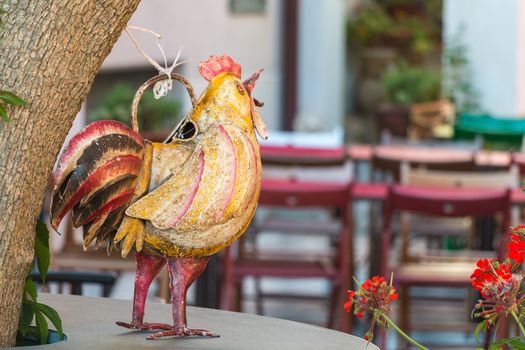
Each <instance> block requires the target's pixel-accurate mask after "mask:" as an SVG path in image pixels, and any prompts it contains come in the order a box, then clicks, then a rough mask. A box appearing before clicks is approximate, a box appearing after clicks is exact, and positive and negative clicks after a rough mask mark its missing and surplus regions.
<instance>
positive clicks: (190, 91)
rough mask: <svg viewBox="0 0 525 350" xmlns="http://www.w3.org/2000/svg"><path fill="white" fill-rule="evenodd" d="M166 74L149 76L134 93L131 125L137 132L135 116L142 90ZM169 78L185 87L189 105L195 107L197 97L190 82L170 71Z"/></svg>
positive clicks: (142, 93) (163, 77) (163, 78)
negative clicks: (189, 100) (188, 96)
mask: <svg viewBox="0 0 525 350" xmlns="http://www.w3.org/2000/svg"><path fill="white" fill-rule="evenodd" d="M165 79H167V78H166V75H165V74H161V75H157V76H155V77H153V78H150V79H149V80H148V81H146V82H145V83H144V84H142V85H141V86H140V87H139V88H138V90H137V92H136V93H135V97H133V102H132V104H131V125H132V127H133V130H134V131H136V132H138V131H139V122H138V117H137V112H138V108H139V102H140V99H141V98H142V95H144V92H145V91H146V90H147V89H148V88H149V87H150V86H152V85H153V84H155V83H156V82H159V81H162V80H165ZM171 79H173V80H177V81H179V82H180V83H181V84H182V85H184V87H185V88H186V91H188V94H189V95H190V99H191V105H192V107H193V108H195V105H196V104H197V98H196V97H195V92H194V90H193V86H192V85H191V84H190V82H189V81H188V80H187V79H186V78H184V77H183V76H182V75H179V74H175V73H171Z"/></svg>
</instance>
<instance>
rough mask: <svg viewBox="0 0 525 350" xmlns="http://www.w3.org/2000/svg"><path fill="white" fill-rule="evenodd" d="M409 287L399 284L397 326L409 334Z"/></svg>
mask: <svg viewBox="0 0 525 350" xmlns="http://www.w3.org/2000/svg"><path fill="white" fill-rule="evenodd" d="M409 293H410V288H409V286H407V285H400V286H399V326H400V328H401V329H402V330H404V331H405V332H406V333H407V334H408V335H410V295H409Z"/></svg>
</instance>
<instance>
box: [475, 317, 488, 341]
mask: <svg viewBox="0 0 525 350" xmlns="http://www.w3.org/2000/svg"><path fill="white" fill-rule="evenodd" d="M486 330H487V321H486V320H484V321H481V322H480V323H478V325H477V326H476V329H475V330H474V339H476V341H477V342H479V339H478V335H479V332H481V331H484V332H485V331H486Z"/></svg>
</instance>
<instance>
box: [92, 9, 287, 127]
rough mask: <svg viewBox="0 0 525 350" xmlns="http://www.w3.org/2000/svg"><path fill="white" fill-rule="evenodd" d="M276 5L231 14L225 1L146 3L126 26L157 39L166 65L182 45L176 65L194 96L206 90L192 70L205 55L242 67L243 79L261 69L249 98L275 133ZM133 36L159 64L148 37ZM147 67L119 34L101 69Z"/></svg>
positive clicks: (277, 110) (277, 108)
mask: <svg viewBox="0 0 525 350" xmlns="http://www.w3.org/2000/svg"><path fill="white" fill-rule="evenodd" d="M279 2H280V0H267V1H266V11H265V13H263V14H233V13H231V12H230V7H229V1H228V0H198V1H196V0H147V1H142V2H141V4H140V5H139V7H138V9H137V11H136V12H135V14H134V15H133V17H132V18H131V20H130V22H129V24H130V25H135V26H141V27H144V28H148V29H151V30H154V31H156V32H157V33H159V34H162V35H163V41H164V47H165V51H166V54H167V56H168V59H169V64H170V63H171V62H172V60H173V58H174V57H175V56H176V54H177V51H178V49H179V47H181V46H182V48H183V50H182V52H183V60H187V59H189V60H190V62H188V63H186V64H184V65H183V66H181V67H180V72H181V73H182V74H184V75H185V76H186V77H187V78H188V79H189V80H190V82H191V83H192V84H193V85H194V87H195V90H196V92H197V93H200V92H201V91H202V90H203V89H204V88H205V87H206V85H207V82H206V81H205V80H204V79H203V78H202V77H201V76H200V74H199V73H198V70H197V65H198V64H199V62H200V61H202V60H206V59H207V58H208V57H209V56H210V55H211V54H216V55H222V54H228V55H230V56H231V57H232V58H234V59H235V60H236V61H237V62H238V63H239V64H241V65H242V68H243V77H247V76H249V75H250V74H251V73H252V72H254V71H255V70H256V69H258V68H264V72H263V74H262V75H261V78H260V79H259V81H258V82H257V86H256V88H255V90H254V96H255V97H256V98H257V99H259V100H261V101H263V102H265V105H264V107H263V108H261V109H260V113H261V116H262V117H263V118H264V120H265V121H266V123H267V125H268V127H269V128H270V129H275V128H278V127H279V125H280V96H281V93H280V86H281V80H280V76H281V74H280V59H281V58H280V3H279ZM133 33H134V34H135V37H136V38H137V39H138V40H139V42H140V43H141V46H142V47H143V49H144V50H145V51H146V52H147V53H148V54H150V55H151V56H152V57H153V58H154V59H155V60H157V62H162V58H161V57H162V56H161V55H160V52H159V50H158V48H157V46H156V44H155V41H154V40H153V36H150V35H148V34H144V33H140V32H135V31H134V32H133ZM148 64H149V63H147V62H146V59H145V58H144V57H143V56H142V55H141V54H140V53H139V52H138V51H137V49H136V48H135V47H134V45H133V43H132V41H131V40H130V38H129V37H128V36H127V35H126V34H125V33H124V34H123V35H122V37H121V38H120V39H119V40H118V42H117V44H116V45H115V47H114V48H113V51H112V52H111V54H110V55H109V56H108V58H107V59H106V61H105V62H104V64H103V66H102V69H103V70H126V69H128V70H129V69H137V68H144V67H145V66H147V65H148ZM185 101H188V100H187V99H185ZM186 108H187V109H189V106H186Z"/></svg>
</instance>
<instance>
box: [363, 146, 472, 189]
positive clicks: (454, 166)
mask: <svg viewBox="0 0 525 350" xmlns="http://www.w3.org/2000/svg"><path fill="white" fill-rule="evenodd" d="M403 162H409V163H410V165H411V166H412V167H417V168H426V169H434V170H450V171H468V170H473V169H474V168H475V166H476V163H475V155H474V152H471V151H460V150H452V149H444V148H432V147H410V146H396V147H384V146H383V147H377V148H376V149H375V150H374V153H373V156H372V171H373V172H376V171H379V172H382V173H389V174H391V176H392V178H393V180H394V181H395V182H399V181H400V176H401V164H402V163H403Z"/></svg>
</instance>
